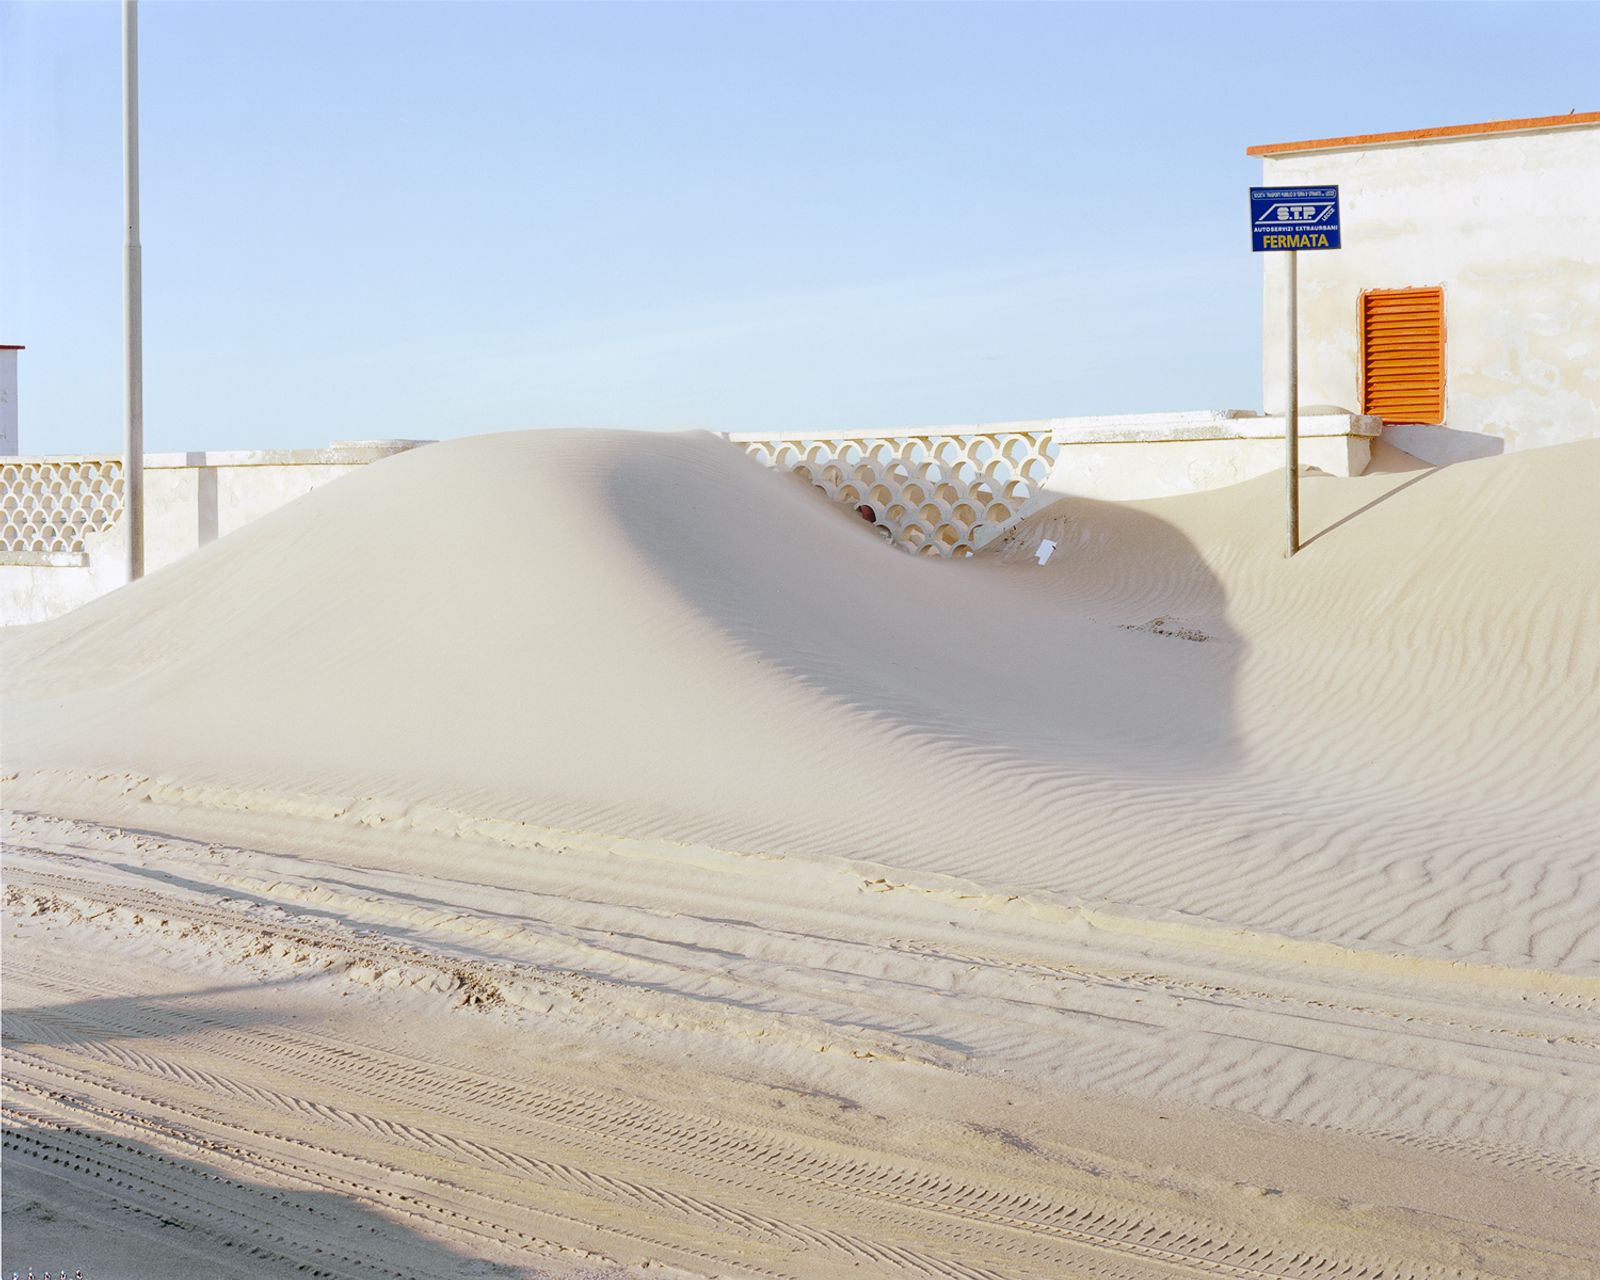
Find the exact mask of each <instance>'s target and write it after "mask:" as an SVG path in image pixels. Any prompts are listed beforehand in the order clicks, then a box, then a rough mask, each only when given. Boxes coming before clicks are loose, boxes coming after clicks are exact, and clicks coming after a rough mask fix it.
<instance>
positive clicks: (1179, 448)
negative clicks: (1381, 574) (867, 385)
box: [728, 409, 1382, 557]
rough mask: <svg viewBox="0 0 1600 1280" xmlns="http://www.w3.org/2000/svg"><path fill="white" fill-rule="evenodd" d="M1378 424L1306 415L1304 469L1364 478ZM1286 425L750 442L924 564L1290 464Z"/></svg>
mask: <svg viewBox="0 0 1600 1280" xmlns="http://www.w3.org/2000/svg"><path fill="white" fill-rule="evenodd" d="M1381 429H1382V424H1381V423H1380V422H1379V420H1378V419H1377V418H1369V417H1362V416H1360V415H1358V414H1351V413H1346V412H1343V411H1341V410H1335V409H1328V410H1322V409H1316V410H1310V409H1303V410H1301V416H1300V463H1301V466H1302V467H1305V468H1312V469H1315V470H1318V471H1322V472H1325V473H1327V474H1329V475H1337V476H1350V475H1360V474H1361V472H1362V471H1364V470H1365V469H1366V466H1367V463H1368V461H1369V459H1370V458H1371V453H1372V442H1373V440H1374V439H1375V438H1376V437H1377V435H1378V433H1379V431H1380V430H1381ZM1283 432H1284V423H1283V418H1282V417H1267V416H1263V415H1262V414H1258V413H1252V412H1250V411H1248V410H1244V409H1211V410H1200V411H1197V412H1191V413H1151V414H1123V415H1114V416H1108V417H1093V418H1041V419H1037V420H1034V421H1030V422H996V423H983V424H978V425H973V426H958V427H923V428H914V429H912V430H908V431H835V432H828V433H819V434H807V433H804V432H771V433H758V434H749V433H736V434H732V435H729V436H728V440H729V441H730V442H731V443H733V444H736V445H738V446H740V447H741V448H743V449H744V450H745V451H746V452H747V453H749V454H750V455H751V456H752V457H754V458H755V459H757V460H758V461H760V462H762V463H764V464H766V465H767V466H769V467H773V468H775V469H777V470H781V471H791V472H793V473H795V474H796V475H798V476H800V477H801V478H802V479H805V480H808V481H809V482H810V483H812V484H813V485H815V486H816V487H817V488H819V489H821V490H822V491H823V492H824V493H825V494H827V495H828V497H830V498H832V499H833V500H834V501H835V502H837V503H840V504H841V505H843V506H846V507H850V508H852V509H854V510H857V511H859V512H861V514H862V516H863V517H864V518H867V517H870V519H871V521H872V523H873V524H874V525H875V526H876V527H877V528H878V530H879V531H880V532H881V533H883V534H884V536H885V537H887V538H888V539H889V541H891V542H893V543H894V544H895V545H897V546H900V547H903V548H905V549H906V550H907V551H911V552H915V553H917V554H920V555H934V556H945V557H961V556H968V555H971V554H972V553H973V552H974V551H976V550H978V549H979V548H980V547H983V546H984V545H986V544H987V543H988V542H990V541H992V540H993V539H994V538H996V537H998V536H999V535H1000V534H1002V533H1004V532H1005V531H1006V530H1007V529H1009V528H1011V527H1012V526H1013V525H1015V524H1016V523H1017V521H1018V520H1020V519H1022V518H1024V517H1025V516H1027V515H1031V514H1032V513H1033V512H1035V511H1038V510H1040V509H1042V508H1043V507H1044V506H1047V505H1048V504H1049V503H1051V502H1054V501H1056V500H1057V499H1059V498H1063V497H1079V498H1094V499H1099V500H1101V501H1127V500H1132V499H1137V498H1160V497H1166V496H1168V495H1170V494H1176V493H1194V492H1197V491H1199V490H1201V489H1217V488H1221V487H1222V486H1224V485H1229V484H1237V483H1238V482H1239V481H1241V480H1249V479H1251V478H1253V477H1255V476H1259V475H1265V474H1267V473H1268V472H1270V471H1274V470H1277V469H1278V468H1280V467H1282V466H1283V458H1284V446H1283Z"/></svg>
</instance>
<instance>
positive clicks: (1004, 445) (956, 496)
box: [732, 430, 1058, 557]
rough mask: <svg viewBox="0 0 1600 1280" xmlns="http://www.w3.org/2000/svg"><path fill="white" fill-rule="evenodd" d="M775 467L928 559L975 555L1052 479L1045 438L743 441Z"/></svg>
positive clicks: (1018, 434) (1050, 447) (1015, 434)
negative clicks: (868, 516)
mask: <svg viewBox="0 0 1600 1280" xmlns="http://www.w3.org/2000/svg"><path fill="white" fill-rule="evenodd" d="M732 439H733V441H734V443H736V444H739V445H740V446H742V447H743V448H744V449H745V451H746V452H748V453H749V454H750V455H751V456H752V457H754V458H756V459H757V460H759V461H760V462H763V463H765V464H766V465H767V466H769V467H775V468H777V469H779V470H784V471H793V472H794V473H795V474H797V475H800V476H803V477H804V478H805V479H807V480H809V481H810V482H811V483H812V484H814V485H816V486H817V488H819V489H821V490H822V491H823V492H824V493H826V494H827V495H828V497H830V498H832V499H833V500H834V501H835V502H838V503H840V504H842V505H844V506H847V507H852V508H858V507H861V506H868V507H870V508H872V513H873V515H874V517H875V518H874V521H873V523H874V524H875V525H876V526H877V527H878V528H879V529H881V530H883V532H884V533H885V534H886V535H887V536H888V538H889V540H890V541H891V542H893V543H895V544H896V545H898V546H901V547H904V548H905V549H906V550H907V551H911V552H914V553H917V554H921V555H935V556H945V557H958V556H968V555H971V554H972V552H973V551H974V550H976V549H977V548H978V547H980V546H982V545H983V544H984V543H985V542H987V541H989V539H991V538H992V537H994V536H995V535H996V534H997V533H999V532H1001V531H1003V530H1004V529H1005V528H1007V527H1008V526H1009V525H1010V524H1012V523H1013V522H1014V521H1015V520H1016V518H1017V516H1018V514H1019V513H1020V512H1021V510H1022V508H1023V506H1024V505H1025V504H1026V503H1027V502H1028V500H1029V499H1030V498H1032V497H1034V496H1035V495H1036V494H1038V493H1039V491H1040V490H1041V488H1042V487H1043V485H1044V482H1045V478H1046V477H1047V476H1048V475H1049V474H1050V468H1051V465H1052V464H1053V463H1054V461H1055V455H1056V451H1057V448H1058V446H1057V445H1056V444H1055V443H1054V442H1053V441H1052V439H1051V433H1050V431H1048V430H1044V431H994V432H986V431H957V432H949V433H924V434H920V435H894V436H891V435H883V436H861V437H856V436H743V435H738V436H734V437H732Z"/></svg>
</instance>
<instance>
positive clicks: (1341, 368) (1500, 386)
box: [1249, 112, 1600, 462]
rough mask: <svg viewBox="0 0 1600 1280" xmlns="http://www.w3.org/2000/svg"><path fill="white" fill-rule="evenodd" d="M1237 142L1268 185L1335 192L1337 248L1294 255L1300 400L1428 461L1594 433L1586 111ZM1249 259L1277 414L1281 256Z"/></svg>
mask: <svg viewBox="0 0 1600 1280" xmlns="http://www.w3.org/2000/svg"><path fill="white" fill-rule="evenodd" d="M1249 154H1251V155H1256V156H1260V157H1261V158H1262V160H1263V162H1264V170H1265V172H1264V176H1263V182H1264V184H1265V185H1267V186H1333V185H1337V186H1338V188H1339V199H1340V206H1341V208H1340V224H1341V235H1342V239H1343V245H1344V247H1343V248H1341V249H1338V250H1327V251H1318V252H1306V253H1300V254H1298V255H1297V256H1298V258H1299V277H1300V402H1301V404H1303V405H1318V404H1325V405H1338V406H1340V407H1342V408H1347V409H1351V410H1354V411H1356V412H1358V413H1370V414H1375V415H1377V416H1379V417H1381V418H1383V420H1384V422H1385V426H1386V434H1388V435H1390V436H1392V438H1393V439H1394V442H1395V443H1396V444H1398V445H1400V446H1401V447H1402V448H1404V449H1406V450H1407V451H1408V452H1411V453H1415V454H1417V455H1418V456H1421V457H1423V458H1425V459H1427V460H1428V461H1432V462H1449V461H1455V460H1458V459H1462V458H1470V457H1480V456H1484V455H1487V454H1491V453H1499V452H1502V451H1503V450H1507V449H1526V448H1532V447H1535V446H1538V445H1547V444H1558V443H1561V442H1563V441H1568V440H1576V439H1585V438H1591V437H1596V436H1600V112H1588V113H1574V114H1572V115H1565V116H1546V117H1542V118H1539V119H1530V120H1498V121H1494V122H1491V123H1488V124H1472V125H1457V126H1454V127H1451V128H1444V129H1421V130H1416V131H1413V132H1410V133H1380V134H1372V135H1369V136H1366V137H1351V138H1324V139H1321V140H1319V141H1315V142H1285V143H1276V144H1273V145H1270V146H1259V147H1251V148H1250V150H1249ZM1262 256H1263V257H1264V258H1265V259H1266V290H1265V294H1266V296H1265V303H1264V305H1265V321H1266V323H1265V326H1264V332H1263V351H1262V366H1263V393H1264V403H1265V405H1266V408H1267V410H1268V412H1281V410H1282V407H1283V398H1284V346H1285V335H1284V304H1285V299H1284V296H1283V287H1284V272H1285V269H1286V264H1285V262H1284V260H1283V255H1282V254H1278V253H1269V254H1264V255H1262Z"/></svg>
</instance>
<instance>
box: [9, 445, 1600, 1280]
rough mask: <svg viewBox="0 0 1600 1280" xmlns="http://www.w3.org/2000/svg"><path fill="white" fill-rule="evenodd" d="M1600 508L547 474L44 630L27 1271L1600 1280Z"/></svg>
mask: <svg viewBox="0 0 1600 1280" xmlns="http://www.w3.org/2000/svg"><path fill="white" fill-rule="evenodd" d="M1597 481H1600V442H1597V443H1596V444H1592V445H1591V444H1584V445H1577V446H1566V447H1562V448H1556V449H1548V450H1542V451H1537V452H1532V453H1528V454H1523V455H1516V456H1510V457H1502V458H1494V459H1487V460H1484V461H1481V462H1473V463H1465V464H1460V465H1457V466H1454V467H1450V468H1446V469H1443V470H1431V469H1427V468H1423V467H1421V466H1420V465H1419V464H1416V463H1414V462H1412V461H1411V460H1409V459H1407V458H1406V457H1405V456H1404V455H1401V454H1398V453H1394V452H1393V451H1388V450H1382V449H1381V450H1380V459H1379V464H1378V466H1377V467H1376V468H1375V469H1374V471H1373V473H1372V474H1369V475H1367V476H1365V477H1361V478H1358V479H1345V480H1335V479H1331V478H1325V477H1311V478H1310V479H1308V481H1307V482H1306V486H1305V490H1306V492H1305V510H1306V519H1305V525H1306V530H1307V534H1308V537H1309V543H1308V546H1307V548H1306V550H1305V551H1304V552H1303V553H1302V555H1301V556H1299V557H1297V558H1296V559H1295V560H1294V561H1293V562H1287V563H1286V562H1285V561H1284V560H1283V559H1282V558H1281V556H1280V555H1279V554H1278V552H1277V546H1278V541H1277V540H1278V504H1277V498H1276V491H1277V487H1278V484H1279V482H1278V481H1277V480H1275V479H1272V478H1266V479H1263V480H1262V481H1259V482H1251V483H1248V484H1245V485H1240V486H1237V487H1235V488H1233V489H1228V490H1223V491H1219V492H1214V493H1207V494H1197V495H1193V496H1189V497H1184V498H1176V499H1166V500H1162V501H1158V502H1148V503H1130V504H1120V505H1107V504H1097V503H1089V502H1063V503H1061V504H1058V505H1057V506H1056V507H1055V508H1052V509H1051V510H1049V511H1047V512H1044V513H1042V514H1041V515H1040V516H1038V517H1036V518H1035V519H1034V520H1032V521H1031V522H1029V523H1028V524H1027V525H1026V526H1024V527H1023V528H1021V529H1019V530H1017V531H1015V532H1013V533H1012V534H1010V535H1009V536H1008V537H1006V538H1005V539H1004V540H1003V541H1002V542H1001V543H999V544H997V545H995V546H994V547H992V548H990V549H989V550H988V551H987V552H985V553H984V554H982V555H980V556H979V557H977V558H975V559H974V560H972V561H968V562H963V563H956V564H950V563H942V562H928V561H922V560H916V559H913V558H911V557H907V556H903V555H900V554H898V553H895V552H893V551H891V550H890V549H888V548H886V547H884V546H882V545H881V544H880V543H879V542H878V540H877V538H876V537H875V535H874V534H873V533H872V532H871V531H870V530H869V529H868V528H867V527H866V526H865V525H863V524H862V523H860V522H859V521H855V520H852V519H850V518H849V517H848V515H847V514H843V513H841V512H840V511H838V510H837V509H836V508H833V507H831V506H830V505H829V504H827V503H826V502H824V501H822V500H820V499H819V498H818V497H817V495H816V494H814V493H813V492H812V491H810V490H809V489H808V488H807V486H805V485H804V484H802V483H800V482H798V481H796V480H794V479H793V478H791V477H787V476H780V475H777V474H773V473H770V472H767V471H765V470H763V469H761V468H760V467H759V466H757V465H756V464H754V463H752V462H751V461H750V460H748V459H747V458H745V457H744V456H743V455H742V454H741V453H739V452H738V451H737V450H734V449H731V448H729V447H728V446H727V445H725V444H723V443H722V442H721V441H719V440H717V439H715V438H712V437H709V436H702V435H685V436H658V435H634V434H626V433H606V434H600V433H583V432H571V433H565V432H552V433H519V434H513V435H504V436H491V437H479V438H475V439H469V440H462V441H458V442H453V443H449V444H445V445H438V446H431V447H430V448H428V449H425V450H419V451H416V452H413V453H409V454H403V455H399V456H397V457H395V458H393V459H390V460H387V461H385V462H382V463H379V464H377V465H374V466H373V467H371V468H368V469H366V470H365V471H363V472H361V473H359V474H357V475H354V476H351V477H349V478H347V479H345V480H341V481H339V482H338V483H336V484H333V485H330V486H328V487H327V488H325V489H322V490H318V491H317V492H315V493H313V494H311V495H310V496H309V497H307V498H305V499H303V500H301V501H299V502H297V503H295V504H293V505H292V506H291V507H289V508H286V509H284V510H283V511H281V512H279V513H277V514H276V515H273V516H270V517H268V518H266V519H263V520H261V521H259V522H257V523H256V524H254V525H251V526H249V527H247V528H246V529H244V530H242V531H241V532H239V533H237V534H235V535H232V536H230V537H229V538H227V539H224V540H223V541H222V542H220V543H217V544H215V545H214V546H212V547H210V548H207V549H206V550H204V551H202V552H201V553H199V554H197V555H195V556H194V557H192V558H190V559H189V560H187V561H185V562H184V563H182V564H181V565H179V566H177V567H175V568H173V569H171V570H168V571H165V572H163V573H160V574H157V575H155V576H153V577H152V578H150V579H148V580H146V581H144V582H142V583H140V584H137V585H136V586H134V587H132V588H130V589H127V590H124V591H120V592H117V593H115V594H114V595H112V596H110V597H107V598H106V599H103V600H101V601H98V602H96V603H94V604H92V605H90V606H88V607H86V608H84V609H82V610H80V611H79V612H77V613H75V614H73V615H70V616H69V617H67V618H64V619H61V620H59V621H57V622H55V623H51V624H46V625H43V626H38V627H32V628H23V629H18V630H12V631H7V632H5V633H3V634H0V662H3V673H4V674H3V679H4V704H3V713H4V720H3V724H0V732H3V742H0V748H3V755H4V770H5V774H6V777H5V797H4V798H5V803H6V805H7V809H8V818H7V830H6V841H5V843H6V864H5V868H6V896H7V916H6V920H7V925H6V935H5V980H6V989H5V1027H6V1039H5V1053H6V1057H5V1070H6V1085H7V1093H6V1125H7V1128H6V1159H5V1178H6V1183H7V1196H6V1203H5V1212H6V1215H7V1218H6V1232H5V1243H4V1258H3V1259H0V1263H3V1267H4V1269H6V1270H9V1269H11V1268H12V1267H13V1266H20V1267H25V1266H27V1265H35V1266H45V1265H50V1266H59V1265H67V1264H68V1263H69V1262H70V1258H69V1257H67V1256H66V1254H68V1253H71V1252H72V1251H74V1250H76V1251H77V1252H76V1256H79V1257H86V1258H87V1257H91V1256H92V1257H94V1258H96V1259H98V1261H96V1262H95V1266H96V1267H98V1268H99V1269H98V1270H96V1271H90V1270H89V1269H88V1268H86V1274H91V1275H95V1276H97V1277H98V1276H107V1275H118V1274H128V1275H133V1274H148V1273H149V1272H148V1267H149V1266H163V1265H164V1266H169V1267H172V1266H176V1265H179V1263H186V1264H189V1263H192V1264H193V1265H197V1266H206V1267H211V1268H215V1269H217V1270H216V1273H217V1274H240V1275H263V1276H264V1275H281V1274H289V1273H293V1272H295V1271H296V1268H299V1267H301V1266H304V1267H306V1268H307V1269H308V1270H307V1271H306V1272H305V1273H306V1274H313V1273H318V1272H320V1273H322V1274H327V1275H340V1276H343V1275H351V1276H367V1275H431V1274H445V1273H451V1269H452V1268H454V1273H458V1274H555V1275H560V1274H567V1273H568V1272H573V1273H575V1274H590V1273H594V1272H598V1273H600V1274H605V1273H606V1272H607V1270H618V1271H619V1272H620V1273H622V1274H633V1273H635V1272H636V1271H637V1272H639V1273H640V1274H655V1273H662V1274H674V1273H682V1274H687V1275H778V1276H797V1277H810V1276H831V1275H836V1274H837V1275H844V1274H850V1275H856V1276H859V1275H879V1274H881V1275H891V1274H908V1275H941V1276H942V1275H949V1276H974V1277H975V1276H983V1277H1000V1276H1005V1277H1010V1276H1041V1277H1044V1276H1074V1275H1097V1276H1098V1275H1104V1276H1145V1275H1174V1274H1197V1275H1235V1276H1285V1277H1287V1276H1333V1275H1351V1276H1359V1275H1365V1276H1369V1277H1375V1276H1377V1275H1380V1274H1381V1275H1386V1276H1410V1275H1417V1276H1424V1275H1425V1276H1473V1275H1506V1276H1530V1277H1532V1276H1541V1277H1542V1276H1587V1275H1594V1274H1600V1227H1597V1225H1596V1223H1597V1221H1600V1215H1596V1214H1595V1212H1594V1210H1595V1195H1596V1192H1597V1190H1600V1054H1597V1053H1596V1048H1597V1041H1600V1026H1597V1019H1596V1011H1597V1009H1600V938H1597V933H1600V881H1597V871H1600V859H1597V848H1600V798H1597V797H1600V785H1597V782H1600V752H1597V746H1596V729H1597V728H1600V712H1597V707H1600V680H1597V674H1600V641H1597V638H1596V637H1597V635H1600V554H1597V552H1596V547H1600V504H1597V503H1596V502H1595V501H1594V496H1593V495H1594V493H1595V492H1596V483H1597ZM1043 537H1050V538H1053V539H1055V540H1056V541H1057V543H1058V545H1059V549H1058V550H1057V552H1056V554H1055V555H1054V557H1053V558H1052V559H1051V561H1050V563H1049V564H1048V565H1047V566H1045V567H1040V566H1038V565H1037V564H1036V563H1034V560H1033V557H1032V549H1033V548H1034V547H1036V546H1037V544H1038V541H1039V540H1040V539H1041V538H1043ZM108 1222H109V1223H114V1224H116V1225H117V1226H118V1227H119V1229H120V1230H119V1232H118V1233H117V1238H118V1239H119V1241H120V1240H124V1239H125V1241H126V1242H127V1243H126V1244H125V1245H119V1246H118V1247H117V1248H113V1249H111V1250H109V1251H108V1250H106V1249H105V1248H104V1244H105V1238H106V1227H105V1226H103V1225H100V1224H103V1223H108ZM90 1224H95V1225H92V1226H91V1225H90ZM135 1246H137V1247H135ZM30 1250H38V1251H49V1250H56V1251H57V1252H61V1251H66V1253H63V1254H62V1261H61V1262H55V1261H52V1259H51V1258H48V1257H42V1256H40V1257H35V1256H34V1254H33V1253H32V1252H29V1251H30ZM95 1250H99V1252H98V1253H96V1252H95ZM138 1250H144V1251H145V1252H143V1253H140V1252H138ZM319 1250H320V1252H319ZM139 1259H144V1260H145V1261H144V1262H143V1263H141V1262H139V1261H138V1260H139ZM646 1264H649V1265H648V1267H646ZM71 1265H83V1264H82V1263H74V1264H71ZM140 1266H145V1267H146V1270H144V1271H141V1270H139V1269H138V1268H139V1267H140ZM119 1267H121V1268H122V1270H120V1271H119V1270H117V1268H119ZM230 1268H231V1269H230ZM641 1269H643V1270H641ZM674 1269H676V1270H674Z"/></svg>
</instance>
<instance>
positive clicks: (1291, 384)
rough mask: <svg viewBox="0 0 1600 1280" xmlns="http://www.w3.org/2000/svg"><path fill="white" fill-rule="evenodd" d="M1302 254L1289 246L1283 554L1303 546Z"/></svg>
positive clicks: (1286, 555)
mask: <svg viewBox="0 0 1600 1280" xmlns="http://www.w3.org/2000/svg"><path fill="white" fill-rule="evenodd" d="M1299 256H1300V255H1299V254H1298V253H1297V252H1296V251H1295V250H1293V249H1290V250H1289V253H1288V258H1289V277H1288V280H1287V282H1286V284H1287V288H1286V290H1285V292H1286V293H1287V294H1288V298H1289V302H1288V307H1287V310H1286V312H1285V314H1284V320H1285V322H1286V324H1287V325H1288V329H1289V350H1288V363H1287V365H1286V366H1285V368H1284V401H1283V448H1284V457H1283V466H1284V477H1283V478H1284V494H1283V496H1284V550H1283V554H1284V558H1285V559H1287V558H1288V557H1290V556H1292V555H1294V553H1295V552H1296V551H1298V550H1300V324H1299V316H1298V315H1297V312H1298V310H1299V298H1298V296H1297V295H1298V294H1299V292H1300V279H1299V277H1300V273H1299V271H1298V269H1297V268H1296V265H1295V262H1296V259H1297V258H1298V257H1299Z"/></svg>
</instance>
